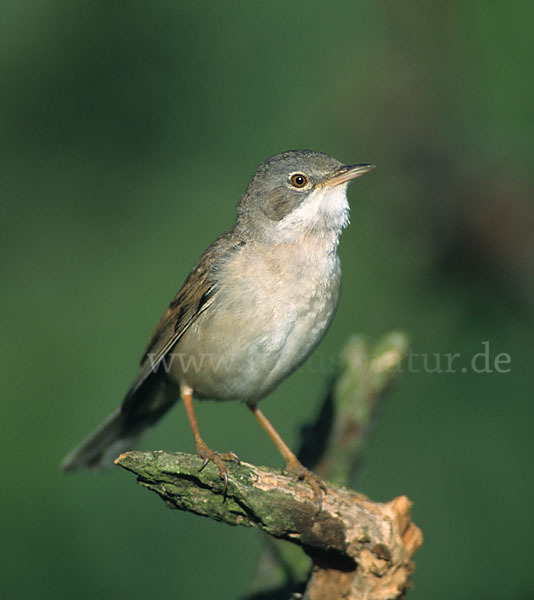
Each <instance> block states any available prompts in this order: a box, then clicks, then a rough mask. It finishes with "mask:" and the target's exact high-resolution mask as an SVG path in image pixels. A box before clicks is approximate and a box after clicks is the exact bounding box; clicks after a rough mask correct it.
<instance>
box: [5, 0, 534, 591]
mask: <svg viewBox="0 0 534 600" xmlns="http://www.w3.org/2000/svg"><path fill="white" fill-rule="evenodd" d="M0 7H1V14H2V19H1V20H0V40H1V41H0V48H1V52H0V86H1V99H0V102H1V103H2V104H1V115H0V135H1V145H0V152H1V153H2V157H1V161H0V169H1V171H2V173H1V186H2V191H1V210H2V220H1V224H2V238H3V248H4V250H3V252H2V254H1V259H0V260H1V265H2V294H1V301H2V307H1V315H2V320H3V322H2V335H1V340H0V348H1V352H2V357H1V364H2V382H3V392H2V397H3V398H2V419H1V422H0V429H1V433H2V436H1V439H2V443H3V447H2V456H3V464H2V494H1V498H2V510H1V517H0V519H1V522H2V540H3V545H4V546H5V552H4V556H3V558H2V561H0V571H2V573H1V581H2V589H3V590H5V592H4V593H5V597H6V598H42V599H48V598H56V599H57V598H74V597H75V598H78V599H80V600H82V599H85V598H87V599H89V598H112V597H113V598H125V597H127V598H129V599H130V600H136V599H145V598H147V597H148V595H149V596H150V597H151V598H154V599H158V598H168V597H177V598H192V597H195V598H215V597H216V598H222V599H226V598H228V599H233V598H236V597H237V596H238V595H239V594H240V593H242V592H244V591H246V589H247V586H248V584H249V582H250V580H251V578H252V575H253V572H254V565H255V561H256V558H257V555H258V553H259V550H260V546H261V538H260V537H259V536H258V535H257V534H256V533H255V532H254V531H250V530H246V529H233V528H229V527H226V526H223V525H220V524H216V523H214V522H211V521H208V520H204V519H200V518H198V517H194V516H191V515H188V514H181V513H171V512H170V511H168V510H167V509H166V508H165V507H164V505H163V504H162V503H161V502H160V501H159V500H158V499H157V498H155V497H153V496H152V495H150V494H148V493H147V492H145V491H143V490H142V489H140V488H137V487H136V485H135V482H134V480H133V478H132V477H131V476H129V475H127V474H126V473H125V472H122V471H120V470H118V469H117V470H114V471H112V472H110V473H106V474H101V475H93V474H88V473H80V474H76V475H73V476H69V477H67V476H63V475H62V474H61V473H60V472H59V463H60V460H61V458H62V457H63V455H64V454H65V453H66V452H67V450H69V449H70V448H71V446H72V445H74V444H75V443H77V442H78V441H79V440H80V439H81V438H82V437H83V436H84V435H85V434H87V433H88V432H89V430H90V429H91V428H92V427H93V426H95V425H96V424H97V423H98V422H99V421H100V420H101V419H102V418H103V417H104V416H106V415H107V414H108V413H109V412H110V411H111V410H112V409H113V408H115V406H116V405H117V404H118V402H119V401H120V399H121V396H122V394H123V392H124V391H125V389H126V387H127V386H128V384H129V381H130V379H131V378H132V377H133V375H134V373H135V370H136V365H137V361H138V359H139V357H140V354H141V352H142V350H143V348H144V345H145V342H146V340H147V338H148V336H149V334H150V333H151V330H152V327H153V326H154V324H155V322H156V320H157V319H158V317H159V315H160V313H161V311H162V310H163V309H164V308H165V306H166V304H167V302H168V301H169V300H170V299H171V297H172V296H173V295H174V293H175V292H176V290H177V288H178V286H179V285H180V284H181V283H182V281H183V279H184V277H185V276H186V274H187V273H188V270H189V268H190V267H191V266H192V264H193V263H194V262H195V260H196V259H197V257H198V255H199V254H200V253H201V252H202V250H203V249H204V248H205V247H206V246H207V245H208V244H209V243H210V242H211V241H212V240H213V239H214V238H215V237H216V236H217V235H218V234H220V233H221V232H222V231H223V230H224V229H225V228H226V227H227V226H229V225H230V224H231V223H232V222H233V219H234V214H235V205H236V203H237V201H238V199H239V197H240V194H241V193H242V192H243V190H244V187H245V185H246V183H247V181H248V178H249V177H250V176H251V175H252V173H253V171H254V169H255V167H256V165H257V164H258V163H259V162H261V161H262V160H263V159H264V158H266V157H267V156H269V155H271V154H274V153H276V152H278V151H281V150H285V149H291V148H312V149H316V150H321V151H323V152H327V153H329V154H332V155H333V156H335V157H337V158H339V159H340V160H343V161H346V162H372V163H374V164H376V165H377V167H378V168H377V169H376V171H374V172H373V174H372V175H369V176H368V177H365V178H364V179H362V180H358V181H357V182H355V183H354V184H353V185H352V186H351V188H350V192H349V197H350V201H351V206H352V224H351V226H350V227H349V229H348V230H347V231H346V232H345V233H344V235H343V237H342V243H341V247H340V254H341V258H342V262H343V265H344V289H343V296H342V300H341V305H340V307H339V311H338V314H337V317H336V319H335V321H334V324H333V326H332V328H331V330H330V332H329V333H328V335H327V337H326V339H325V341H324V342H323V343H322V345H321V346H320V347H319V349H318V350H317V353H316V355H314V357H313V358H312V359H311V361H310V362H309V363H308V364H307V365H305V366H304V367H303V368H302V369H301V370H300V371H299V373H297V374H296V375H294V376H293V377H292V378H291V379H290V380H288V381H287V382H286V383H284V384H283V385H282V386H281V388H280V389H279V390H277V391H276V392H275V393H274V394H273V395H272V397H271V398H269V400H267V401H266V402H265V405H264V406H262V409H263V410H265V412H266V413H267V415H268V416H269V417H270V418H271V419H272V420H273V422H274V423H275V424H276V425H277V427H278V428H279V430H280V432H281V433H282V434H283V435H285V437H286V438H287V439H288V441H289V442H291V443H292V445H293V446H295V445H296V443H297V439H298V430H299V427H300V425H301V424H302V423H303V422H304V421H306V420H307V419H308V418H309V416H310V415H311V414H313V412H314V411H315V409H316V406H317V403H318V401H319V399H320V397H321V392H322V390H323V389H324V386H325V382H326V380H327V379H328V377H329V371H331V369H332V365H333V364H334V362H333V361H332V357H335V355H336V353H337V352H338V351H339V349H340V347H341V346H342V344H343V342H344V340H345V339H346V337H347V335H348V333H349V332H362V333H364V334H366V335H368V336H369V337H370V338H372V339H374V338H376V337H378V336H380V335H382V334H383V333H385V332H387V331H389V330H391V329H392V328H402V329H403V330H405V331H407V332H408V333H409V334H410V336H411V339H412V343H413V352H414V353H417V354H419V353H421V354H423V353H424V354H427V355H428V356H429V365H428V366H430V368H433V366H434V358H433V355H434V354H436V353H437V354H440V355H441V356H444V354H446V353H457V352H458V353H461V358H460V359H458V361H459V362H458V363H457V365H458V366H464V365H467V366H469V361H470V359H471V357H472V356H473V355H475V354H476V353H478V352H481V351H482V350H483V349H484V348H483V345H482V343H483V342H485V341H488V342H489V344H490V346H489V347H490V354H491V359H492V361H493V359H494V357H495V356H496V355H497V354H499V353H507V354H508V355H509V356H510V358H511V363H510V365H507V366H509V367H510V368H511V371H510V372H509V373H498V372H493V373H474V372H473V371H472V370H471V369H470V368H468V369H467V372H465V373H462V372H461V370H460V369H459V370H458V371H457V372H456V373H437V372H424V368H423V366H424V365H422V363H421V362H417V360H420V359H414V362H413V365H414V368H413V369H412V370H411V372H405V373H404V374H402V376H401V377H400V379H399V381H398V385H397V386H396V388H395V390H394V391H393V393H392V394H391V395H390V397H389V399H388V402H387V404H386V405H385V406H384V408H383V410H382V413H381V416H380V420H379V422H378V424H377V427H376V429H375V432H374V435H373V439H372V442H371V444H370V446H369V449H368V453H367V459H366V463H365V468H364V471H363V473H362V477H361V480H360V485H359V489H360V490H361V491H362V492H364V493H366V494H368V495H370V496H371V497H372V498H373V499H375V500H389V499H391V498H393V497H394V496H397V495H399V494H406V495H408V496H409V497H410V498H411V499H412V500H413V501H414V502H415V507H414V510H413V518H414V521H415V522H416V523H417V524H418V525H419V526H421V528H422V529H423V532H424V535H425V544H424V546H423V547H422V549H421V550H420V551H419V552H418V554H417V555H416V560H417V569H416V573H415V576H414V588H413V590H412V592H410V595H409V597H410V598H413V599H414V600H415V599H423V598H434V599H440V598H450V597H451V596H452V597H455V598H460V599H464V598H465V599H468V598H469V599H472V598H508V599H510V598H513V599H527V598H532V597H533V596H534V581H533V579H532V574H531V564H532V558H533V557H532V536H533V535H534V523H533V519H532V518H531V511H532V506H533V505H534V484H533V481H532V465H531V463H532V459H533V458H534V443H533V436H532V423H533V417H534V408H533V402H532V400H533V393H532V380H533V378H532V371H533V369H532V361H533V359H534V344H533V335H532V324H533V318H532V317H533V310H534V248H533V239H532V238H533V232H534V205H533V196H534V194H533V190H534V178H533V175H532V159H533V156H534V149H533V134H534V127H533V109H534V82H533V74H532V64H533V59H534V43H533V35H532V25H533V22H534V5H533V4H532V3H531V2H512V3H508V4H506V7H505V5H504V4H503V3H498V2H489V1H488V2H482V1H473V2H461V1H459V0H456V1H452V2H447V3H445V2H435V3H428V2H423V1H407V2H400V1H399V2H362V1H354V0H352V1H348V0H347V1H338V2H331V3H326V2H320V1H318V0H307V1H306V2H304V1H294V2H279V1H274V2H268V3H267V2H263V3H260V2H235V1H226V2H224V3H215V2H211V3H208V2H196V3H192V2H180V1H163V0H154V1H152V2H150V3H147V2H136V1H132V2H101V1H95V0H93V1H89V0H86V1H80V2H67V1H66V0H55V1H54V0H43V1H41V2H27V1H23V0H20V1H18V2H6V1H3V2H1V3H0ZM442 368H443V365H442ZM417 370H419V371H420V372H416V371H417ZM427 370H428V369H427ZM182 411H183V409H182V407H181V406H178V407H177V408H176V410H174V411H173V412H172V413H171V415H169V417H168V418H167V419H165V421H164V422H162V423H161V425H160V426H159V427H158V428H157V429H155V430H153V431H152V432H151V434H150V435H149V436H148V437H147V438H146V439H145V440H144V442H143V446H142V447H143V448H150V449H154V448H155V449H159V448H164V449H168V450H174V449H176V450H183V451H191V450H192V449H193V444H192V439H191V434H190V431H189V430H188V425H187V423H186V419H185V416H184V414H183V412H182ZM198 417H199V421H200V424H201V428H202V431H203V433H204V437H205V439H206V440H207V441H208V442H209V443H210V445H211V446H212V447H214V448H217V449H220V450H227V449H230V448H231V449H232V450H234V451H236V452H237V453H238V454H239V455H240V456H241V457H242V458H243V459H245V460H248V461H252V462H256V463H259V464H267V465H271V466H281V464H282V462H281V460H280V458H279V456H278V455H277V452H276V450H275V449H274V447H272V445H271V443H270V441H269V440H268V439H267V436H265V435H263V433H262V432H261V431H260V430H259V428H258V427H257V425H256V423H255V422H253V419H252V418H251V416H250V414H248V411H246V410H244V408H243V407H242V406H240V405H238V404H234V403H230V404H224V405H222V406H221V405H217V404H215V403H203V404H202V405H201V406H199V408H198ZM162 582H165V583H162Z"/></svg>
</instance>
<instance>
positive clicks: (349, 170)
mask: <svg viewBox="0 0 534 600" xmlns="http://www.w3.org/2000/svg"><path fill="white" fill-rule="evenodd" d="M374 168H375V166H374V165H345V166H343V167H341V168H340V169H338V170H337V171H335V172H334V173H332V174H331V175H328V176H327V177H326V178H325V179H324V180H323V181H322V182H321V186H328V187H333V186H335V185H340V184H342V183H347V181H352V180H353V179H356V177H361V176H362V175H365V174H366V173H369V171H372V170H373V169H374Z"/></svg>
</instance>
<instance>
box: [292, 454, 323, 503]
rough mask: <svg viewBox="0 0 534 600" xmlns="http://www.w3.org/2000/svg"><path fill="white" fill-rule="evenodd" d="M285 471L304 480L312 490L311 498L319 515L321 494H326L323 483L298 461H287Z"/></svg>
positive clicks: (321, 500)
mask: <svg viewBox="0 0 534 600" xmlns="http://www.w3.org/2000/svg"><path fill="white" fill-rule="evenodd" d="M286 470H287V471H289V472H290V473H293V474H294V475H296V476H297V479H299V480H301V481H302V480H305V481H306V482H307V483H308V484H309V486H310V487H311V489H312V492H313V497H314V499H315V502H316V503H317V509H318V510H317V512H318V513H320V512H321V510H322V508H323V494H326V492H327V487H326V484H325V482H324V481H323V480H322V479H321V478H320V477H319V475H316V474H315V473H314V472H313V471H310V470H309V469H307V468H306V467H305V466H304V465H303V464H302V463H301V462H300V461H299V460H297V459H296V458H295V460H289V461H288V462H287V465H286Z"/></svg>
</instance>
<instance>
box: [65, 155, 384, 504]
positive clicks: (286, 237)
mask: <svg viewBox="0 0 534 600" xmlns="http://www.w3.org/2000/svg"><path fill="white" fill-rule="evenodd" d="M373 168H374V165H371V164H367V163H360V164H343V163H342V162H340V161H338V160H336V159H335V158H332V157H330V156H328V155H327V154H324V153H322V152H316V151H313V150H289V151H285V152H281V153H278V154H275V155H274V156H271V157H270V158H268V159H267V160H265V161H264V162H262V163H261V164H260V165H259V166H258V168H257V170H256V171H255V173H254V175H253V176H252V178H251V179H250V181H249V183H248V186H247V188H246V190H245V192H244V194H243V195H242V197H241V199H240V201H239V203H238V205H237V217H236V220H235V222H234V224H233V225H232V226H231V227H230V228H229V229H228V230H227V231H226V232H224V233H223V234H222V235H221V236H220V237H218V238H217V239H216V240H215V241H214V242H213V243H212V244H211V245H210V246H209V247H208V248H207V250H206V251H205V252H204V253H203V254H202V255H201V257H200V259H199V260H198V261H197V263H196V264H195V266H194V267H193V269H192V270H191V272H190V274H189V276H188V277H187V278H186V280H185V282H184V284H183V285H182V287H181V288H180V289H179V291H178V293H177V294H176V296H175V297H174V299H173V300H172V301H171V303H170V304H169V306H168V308H167V309H166V311H165V312H164V314H163V316H162V317H161V319H160V320H159V322H158V323H157V325H156V327H155V330H154V332H153V334H152V337H151V338H150V340H149V342H148V345H147V347H146V350H145V352H144V353H143V355H142V358H141V362H140V366H139V369H138V371H137V375H136V376H135V378H134V380H133V382H132V384H131V385H130V387H129V389H128V390H127V392H126V395H125V396H124V399H123V401H122V403H121V404H120V406H119V407H118V408H117V409H116V410H115V411H114V412H113V413H112V414H111V415H110V416H109V417H108V418H107V419H105V420H104V422H103V423H102V424H101V425H100V426H99V427H97V428H96V430H95V431H94V432H93V433H91V434H90V435H89V436H88V437H87V438H86V439H85V440H84V441H82V443H81V444H80V445H79V446H77V447H76V448H74V450H72V451H71V452H70V453H69V454H68V455H67V457H66V458H65V459H64V461H63V463H62V468H63V470H64V471H72V470H75V469H78V468H82V467H85V468H90V469H99V468H104V467H107V466H111V465H112V464H113V462H114V459H116V457H117V456H119V455H120V454H121V453H123V452H125V451H127V450H131V449H132V448H134V447H135V446H136V444H137V443H138V441H139V439H140V437H141V435H142V434H143V433H144V432H145V430H147V429H148V428H149V427H151V426H152V425H154V424H155V423H156V422H157V421H158V420H159V419H160V418H161V417H163V416H164V415H165V413H167V412H168V410H169V409H170V408H171V407H172V406H173V405H174V404H175V403H176V402H177V401H178V399H179V398H181V400H182V402H183V404H184V406H185V411H186V414H187V417H188V420H189V423H190V426H191V429H192V432H193V438H194V443H195V449H196V453H197V454H198V455H199V456H200V457H201V458H203V459H204V461H203V464H202V467H201V468H204V466H206V464H208V463H209V462H213V463H214V464H215V465H216V466H217V468H218V469H219V473H220V476H221V478H222V479H223V480H224V489H225V491H226V486H227V482H228V475H227V467H226V464H225V462H226V461H229V460H230V461H231V460H238V458H237V456H236V454H234V453H233V452H218V451H215V450H212V449H211V448H210V447H209V446H208V445H207V444H206V442H205V441H204V439H203V438H202V437H201V435H200V430H199V426H198V423H197V419H196V416H195V411H194V404H193V399H194V398H195V399H199V400H202V399H211V400H216V401H226V400H237V401H241V402H242V403H244V404H245V405H246V406H247V407H248V408H249V409H250V411H251V412H252V413H253V414H254V416H255V417H256V419H257V420H258V421H259V423H260V424H261V426H262V427H263V428H264V429H265V431H266V432H267V434H268V435H269V437H270V438H271V439H272V440H273V442H274V443H275V445H276V446H277V448H278V450H279V451H280V453H281V455H282V456H283V458H284V459H285V461H286V469H287V470H288V471H290V472H293V473H294V474H295V475H296V476H297V477H298V478H299V479H301V480H302V479H303V480H306V481H307V482H308V483H309V485H310V486H311V488H312V490H313V494H314V496H315V497H316V498H318V500H319V502H320V501H321V498H322V493H323V492H324V491H325V490H326V487H325V484H324V482H323V481H322V480H321V479H320V478H319V477H318V476H317V475H315V474H314V473H313V472H312V471H310V470H308V469H307V468H306V467H304V466H303V465H302V464H301V462H300V461H299V460H298V458H297V456H296V455H295V454H294V453H293V451H292V450H291V449H290V448H289V446H288V445H287V444H286V443H285V442H284V440H283V439H282V438H281V436H280V435H279V434H278V432H277V431H276V429H275V428H274V426H273V425H272V424H271V422H270V421H269V420H268V419H267V417H266V416H265V415H264V414H263V412H262V411H261V410H260V408H259V402H260V400H262V399H264V398H265V397H266V396H267V395H268V394H269V393H271V392H272V391H273V390H274V389H275V388H276V387H277V386H278V385H279V384H280V383H281V382H282V381H283V380H284V379H286V378H287V377H288V376H289V375H291V374H292V373H293V372H294V371H295V370H297V369H298V368H299V367H300V366H301V365H302V363H303V362H304V361H305V360H306V359H307V358H308V357H309V356H310V354H311V353H312V352H313V350H314V349H315V348H316V347H317V345H318V344H319V342H320V341H321V340H322V338H323V337H324V335H325V333H326V331H327V329H328V327H329V326H330V324H331V322H332V319H333V316H334V313H335V311H336V308H337V305H338V301H339V295H340V283H341V265H340V260H339V256H338V253H337V248H338V243H339V237H340V234H341V232H342V230H343V229H344V228H345V227H346V226H347V225H348V223H349V204H348V200H347V187H348V184H349V182H351V181H352V180H353V179H356V178H357V177H360V176H362V175H364V174H366V173H368V172H369V171H371V170H372V169H373Z"/></svg>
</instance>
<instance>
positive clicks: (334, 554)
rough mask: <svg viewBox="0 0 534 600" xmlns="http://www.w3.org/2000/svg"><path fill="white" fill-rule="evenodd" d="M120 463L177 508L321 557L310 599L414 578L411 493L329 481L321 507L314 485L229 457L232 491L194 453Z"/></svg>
mask: <svg viewBox="0 0 534 600" xmlns="http://www.w3.org/2000/svg"><path fill="white" fill-rule="evenodd" d="M116 462H117V464H118V465H120V466H121V467H123V468H125V469H127V470H128V471H131V472H132V473H134V474H135V475H136V476H137V480H138V482H139V483H140V484H141V485H142V486H143V487H146V488H147V489H149V490H152V491H154V492H156V493H157V494H158V495H159V496H160V497H161V498H162V499H163V500H164V501H165V503H166V504H167V506H169V507H170V508H178V509H180V510H187V511H190V512H194V513H196V514H198V515H203V516H206V517H210V518H212V519H215V520H217V521H223V522H225V523H227V524H229V525H244V526H248V527H256V528H258V529H261V530H262V531H264V532H266V533H268V534H270V535H272V536H274V537H276V538H279V539H284V540H287V541H290V542H292V543H294V544H298V545H299V546H301V547H302V548H303V549H304V550H305V552H306V553H307V554H309V555H310V556H311V557H312V560H313V562H314V572H313V575H312V578H311V580H310V583H309V586H308V592H307V594H308V597H309V598H310V599H313V600H319V599H323V598H324V599H325V600H326V599H327V598H328V600H334V599H335V598H346V599H347V600H349V599H354V600H355V599H356V598H362V597H365V598H368V599H370V600H371V599H375V598H376V599H378V598H380V599H384V598H398V597H401V596H402V594H403V593H404V591H405V589H406V588H407V586H408V585H409V577H410V574H411V572H412V569H413V564H412V562H411V557H412V555H413V553H414V552H415V550H416V549H417V548H418V547H419V545H420V544H421V534H420V531H419V529H418V528H417V527H416V526H415V525H413V524H412V523H411V522H410V516H409V510H410V506H411V503H410V501H409V500H408V499H407V498H405V497H404V496H401V497H399V498H396V499H395V500H393V501H392V502H388V503H376V502H371V501H370V500H368V499H367V498H366V497H365V496H363V495H362V494H357V493H356V492H353V491H351V490H348V489H345V488H341V487H329V488H328V492H327V494H326V495H325V497H324V499H323V508H322V510H321V511H320V512H318V510H317V504H316V502H315V500H314V497H313V493H312V491H311V488H310V487H309V485H307V484H306V483H303V482H298V481H296V480H295V478H294V477H293V476H291V475H288V474H285V473H283V472H281V471H277V470H269V469H266V468H263V467H256V466H254V465H250V464H247V463H241V464H238V463H227V466H228V488H227V491H226V495H225V494H224V485H223V482H222V481H221V479H220V476H219V471H218V469H217V468H216V467H215V466H214V465H208V466H207V467H206V468H205V469H204V470H202V471H200V470H199V469H200V467H201V465H202V460H201V459H200V458H198V457H196V456H193V455H189V454H168V453H166V452H127V453H125V454H123V455H121V456H120V457H119V458H118V459H117V461H116Z"/></svg>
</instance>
